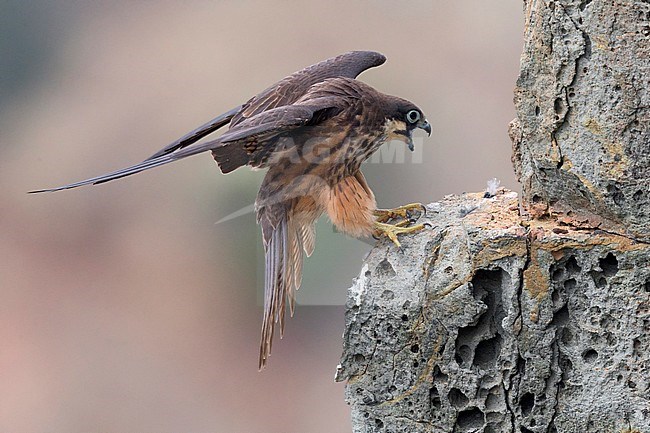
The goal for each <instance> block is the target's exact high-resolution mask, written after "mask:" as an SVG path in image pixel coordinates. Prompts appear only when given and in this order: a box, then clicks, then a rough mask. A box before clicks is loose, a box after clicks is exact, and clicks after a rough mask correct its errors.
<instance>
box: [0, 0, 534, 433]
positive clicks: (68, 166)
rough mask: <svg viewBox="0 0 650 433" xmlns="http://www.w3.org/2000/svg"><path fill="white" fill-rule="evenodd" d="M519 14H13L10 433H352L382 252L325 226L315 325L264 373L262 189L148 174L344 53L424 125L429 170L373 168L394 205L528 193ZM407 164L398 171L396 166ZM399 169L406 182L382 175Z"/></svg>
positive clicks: (6, 88) (3, 405) (6, 68)
mask: <svg viewBox="0 0 650 433" xmlns="http://www.w3.org/2000/svg"><path fill="white" fill-rule="evenodd" d="M521 7H522V6H521V1H520V0H492V1H479V0H463V1H455V2H448V1H410V2H398V1H388V0H385V1H373V2H371V1H362V2H354V3H351V2H347V1H330V2H309V3H307V2H289V1H285V2H275V3H270V2H267V3H263V2H253V1H245V2H234V1H232V2H230V1H228V2H226V1H212V2H208V1H176V2H141V3H140V4H137V5H134V4H132V3H131V2H104V3H103V4H102V3H99V2H97V3H95V4H87V3H86V2H77V1H61V0H57V1H48V2H42V3H39V2H21V1H13V2H4V3H3V5H2V6H1V8H2V9H3V10H2V11H1V13H0V20H1V22H0V67H1V68H2V73H1V74H0V80H2V82H1V87H0V116H1V117H0V144H1V147H0V185H1V187H0V194H1V197H0V223H1V226H0V227H1V229H0V432H15V433H30V432H37V433H41V432H43V433H44V432H60V433H75V432H102V433H111V432H115V433H124V432H156V433H166V432H174V433H176V432H190V433H204V432H205V433H207V432H229V433H235V432H246V433H251V432H264V433H275V432H277V433H293V432H296V433H303V432H327V433H332V432H346V431H350V425H349V415H348V408H347V407H346V405H345V403H344V401H343V385H342V384H336V383H334V382H333V376H334V371H335V367H336V364H337V363H338V356H339V353H340V350H341V334H342V332H343V307H342V306H341V305H340V304H341V301H342V300H344V299H345V291H346V289H347V287H348V286H349V285H350V284H351V280H352V278H353V277H354V276H355V274H356V272H358V269H359V268H360V264H361V260H362V258H363V254H364V252H365V251H367V250H368V248H369V245H368V244H367V243H364V242H360V241H356V240H351V239H346V238H345V237H344V236H343V235H341V234H337V233H333V231H332V229H331V226H330V225H329V224H328V223H327V222H326V221H323V223H322V224H321V225H320V226H319V233H318V242H317V253H316V254H315V256H314V257H313V258H312V259H310V260H309V261H308V262H307V265H306V276H305V284H304V287H303V291H304V295H302V298H301V299H302V304H303V305H302V306H300V307H299V308H298V311H297V317H295V318H294V319H293V320H291V321H290V322H289V324H288V329H287V333H286V336H285V339H284V340H283V341H279V340H278V342H277V343H276V345H275V347H274V352H273V356H272V357H271V359H270V365H269V368H268V369H267V370H266V371H265V372H263V373H261V374H260V373H258V372H257V368H256V365H257V364H256V363H257V345H258V338H259V327H260V321H261V306H260V304H259V299H258V298H259V296H260V295H259V292H260V287H261V285H262V281H261V279H260V278H259V277H258V275H259V269H260V267H261V266H262V263H261V260H260V258H261V251H260V247H259V243H260V240H259V237H260V236H259V234H258V228H257V227H256V226H255V221H254V217H253V216H252V214H250V213H249V214H246V215H244V216H242V217H239V218H235V219H232V220H230V221H227V222H224V223H220V224H214V223H215V222H216V221H218V220H220V219H221V218H224V217H226V216H227V215H229V214H231V213H233V212H236V211H237V210H239V209H241V208H244V207H246V206H248V205H250V204H251V203H252V202H253V200H254V198H255V194H256V190H257V187H258V185H259V182H260V180H261V176H262V175H263V173H260V172H257V173H253V172H251V171H249V170H238V171H236V172H235V173H233V174H231V175H229V176H227V177H226V176H222V175H221V174H220V173H219V171H218V169H217V168H216V167H215V164H214V162H213V161H212V160H211V158H210V157H209V156H208V155H201V156H198V157H195V158H191V159H189V160H185V161H183V162H179V163H176V164H173V165H171V166H166V167H164V168H161V169H158V170H154V171H151V172H147V173H143V174H140V175H138V176H135V177H132V178H128V179H124V180H121V181H118V182H113V183H109V184H106V185H102V186H97V187H88V188H84V189H80V190H75V191H64V192H60V193H56V194H48V195H38V196H33V195H27V194H25V192H26V191H28V190H30V189H35V188H41V187H48V186H56V185H59V184H62V183H67V182H69V181H75V180H80V179H82V178H85V177H88V176H92V175H96V174H100V173H104V172H106V171H109V170H112V169H116V168H120V167H122V166H125V165H128V164H131V163H134V162H137V161H139V160H141V159H143V158H144V157H146V156H149V155H150V154H151V153H153V152H154V151H156V150H158V149H159V148H160V147H162V146H163V145H165V144H167V143H168V142H170V141H172V140H173V139H175V138H176V137H178V136H180V135H182V134H183V133H185V132H186V131H188V130H190V129H192V128H194V127H195V126H198V125H199V124H200V123H202V122H204V121H206V120H209V119H210V118H212V117H213V116H214V115H216V114H218V113H220V112H222V111H224V110H226V109H229V108H231V107H232V106H234V105H236V104H238V103H240V102H242V101H243V100H245V99H247V98H248V97H250V96H252V95H253V94H254V93H256V92H258V91H260V90H262V89H263V88H265V87H266V86H267V85H269V84H271V83H272V82H274V81H275V80H277V79H279V78H282V77H283V76H285V75H287V74H289V73H291V72H293V71H295V70H297V69H300V68H302V67H304V66H306V65H309V64H312V63H315V62H317V61H319V60H322V59H324V58H327V57H330V56H332V55H336V54H338V53H341V52H344V51H348V50H351V49H374V50H378V51H381V52H383V53H384V54H386V55H387V57H388V62H387V63H386V64H385V65H384V66H382V67H381V68H379V69H374V70H371V71H368V72H366V73H364V74H363V75H362V79H363V80H364V81H366V82H367V83H370V84H371V85H373V86H375V87H377V88H378V89H380V90H382V91H384V92H386V93H391V94H396V95H399V96H402V97H404V98H407V99H410V100H412V101H414V102H415V103H417V104H418V105H419V106H420V107H421V108H422V109H423V110H424V111H425V112H426V113H427V116H428V118H429V120H430V122H431V124H432V126H433V129H434V133H433V135H432V137H431V138H428V139H424V137H423V136H422V135H421V134H420V136H419V137H420V141H418V142H417V144H418V145H420V146H423V153H422V162H421V163H418V164H414V163H409V161H411V159H410V158H411V155H406V163H402V164H399V163H390V162H391V161H388V162H389V163H380V164H378V163H373V164H369V165H368V166H367V167H366V168H365V172H366V174H367V177H368V180H369V182H370V184H371V185H372V186H373V189H374V190H375V193H376V195H377V197H378V201H379V204H380V205H381V206H383V207H389V206H396V205H399V204H402V203H406V202H411V201H422V202H430V201H434V200H437V199H440V198H441V197H442V196H444V195H445V194H450V193H461V192H463V191H478V190H482V189H484V187H485V182H486V180H487V179H489V178H492V177H498V178H500V179H501V180H502V184H503V185H505V186H507V187H510V188H513V189H517V185H516V183H515V180H514V176H513V174H512V169H511V167H510V143H509V140H508V138H507V133H506V129H507V123H508V122H509V121H510V120H511V119H512V118H513V117H514V109H513V105H512V88H513V86H514V81H515V79H516V75H517V72H518V63H519V53H520V50H521V28H522V24H523V18H522V13H521ZM397 150H398V149H397ZM389 159H390V158H389Z"/></svg>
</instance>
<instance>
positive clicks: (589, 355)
mask: <svg viewBox="0 0 650 433" xmlns="http://www.w3.org/2000/svg"><path fill="white" fill-rule="evenodd" d="M597 358H598V352H596V351H595V350H594V349H589V350H587V351H586V352H585V353H583V354H582V359H584V360H585V361H586V362H589V363H591V362H594V361H595V360H596V359H597Z"/></svg>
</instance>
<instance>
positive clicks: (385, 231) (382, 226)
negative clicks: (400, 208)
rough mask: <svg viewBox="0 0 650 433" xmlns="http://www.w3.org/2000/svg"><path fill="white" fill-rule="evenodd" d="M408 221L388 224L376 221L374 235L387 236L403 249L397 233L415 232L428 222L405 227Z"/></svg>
mask: <svg viewBox="0 0 650 433" xmlns="http://www.w3.org/2000/svg"><path fill="white" fill-rule="evenodd" d="M408 223H409V221H408V220H405V221H400V222H399V223H397V224H386V223H383V222H379V221H375V224H374V227H375V232H374V235H375V236H376V237H380V236H386V237H387V238H388V239H390V240H391V241H393V243H394V244H395V245H396V246H397V248H399V249H400V250H401V249H402V244H401V243H400V242H399V239H397V235H404V234H407V233H414V232H417V231H420V230H422V229H424V228H425V227H426V226H427V225H426V224H416V225H414V226H410V227H405V226H406V225H407V224H408Z"/></svg>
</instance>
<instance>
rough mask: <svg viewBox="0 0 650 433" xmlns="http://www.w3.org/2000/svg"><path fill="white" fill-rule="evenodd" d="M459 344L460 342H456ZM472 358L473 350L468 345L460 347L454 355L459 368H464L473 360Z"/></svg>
mask: <svg viewBox="0 0 650 433" xmlns="http://www.w3.org/2000/svg"><path fill="white" fill-rule="evenodd" d="M456 342H458V340H456ZM471 356H472V350H471V349H470V348H469V346H468V345H466V344H463V345H461V346H460V347H457V348H456V354H455V355H454V359H455V360H456V362H457V363H458V365H459V366H462V365H463V364H465V362H468V361H469V360H470V359H471Z"/></svg>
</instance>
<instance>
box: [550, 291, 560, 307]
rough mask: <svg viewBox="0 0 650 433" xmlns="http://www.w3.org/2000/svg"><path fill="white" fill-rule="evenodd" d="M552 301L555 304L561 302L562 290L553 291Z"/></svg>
mask: <svg viewBox="0 0 650 433" xmlns="http://www.w3.org/2000/svg"><path fill="white" fill-rule="evenodd" d="M551 301H552V302H553V305H557V304H558V303H559V302H560V292H558V291H557V290H553V293H552V294H551Z"/></svg>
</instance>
